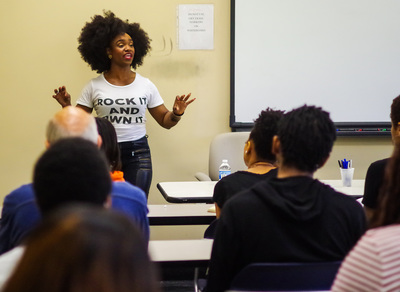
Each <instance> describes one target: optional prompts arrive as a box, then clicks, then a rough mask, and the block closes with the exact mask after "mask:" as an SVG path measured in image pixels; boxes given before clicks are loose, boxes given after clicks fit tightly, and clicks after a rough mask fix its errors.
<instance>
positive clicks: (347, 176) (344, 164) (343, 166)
mask: <svg viewBox="0 0 400 292" xmlns="http://www.w3.org/2000/svg"><path fill="white" fill-rule="evenodd" d="M338 163H339V167H340V176H341V177H342V183H343V186H344V187H351V182H352V181H353V175H354V168H353V161H352V160H351V159H350V160H346V159H343V160H338Z"/></svg>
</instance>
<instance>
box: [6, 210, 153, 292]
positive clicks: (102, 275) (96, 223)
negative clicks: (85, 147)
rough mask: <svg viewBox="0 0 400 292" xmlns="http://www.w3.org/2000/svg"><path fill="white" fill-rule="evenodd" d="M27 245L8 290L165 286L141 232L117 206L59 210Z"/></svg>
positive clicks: (124, 291) (122, 291)
mask: <svg viewBox="0 0 400 292" xmlns="http://www.w3.org/2000/svg"><path fill="white" fill-rule="evenodd" d="M25 246H26V247H25V248H26V249H25V252H24V255H23V256H22V258H21V261H20V262H19V264H18V266H17V267H16V269H15V271H14V273H13V274H12V275H11V277H10V279H9V281H8V282H7V283H6V286H5V288H4V291H9V292H10V291H13V292H58V291H64V292H82V291H98V292H116V291H118V292H129V291H137V292H142V291H143V292H144V291H148V292H153V291H158V290H159V289H158V282H157V274H156V271H155V267H154V266H153V264H152V263H151V261H150V259H149V256H148V253H147V245H146V243H145V242H144V240H143V238H142V234H141V232H140V231H139V230H138V229H137V227H136V226H135V225H134V224H133V223H132V222H131V220H130V219H129V218H127V217H126V216H124V215H123V214H120V213H117V212H114V211H112V210H106V209H102V208H98V207H97V208H96V207H88V206H84V205H80V206H69V207H68V208H62V209H59V210H58V211H57V212H54V213H52V214H50V215H49V216H48V217H46V218H45V219H44V220H43V221H42V222H41V224H40V225H39V226H38V228H37V229H35V230H34V231H33V232H32V233H31V235H30V236H29V237H28V239H27V241H26V243H25ZM2 291H3V290H2Z"/></svg>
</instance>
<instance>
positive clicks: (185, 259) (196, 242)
mask: <svg viewBox="0 0 400 292" xmlns="http://www.w3.org/2000/svg"><path fill="white" fill-rule="evenodd" d="M212 244H213V240H212V239H187V240H150V242H149V254H150V259H151V260H152V261H153V262H155V263H156V264H157V265H158V266H159V268H160V272H161V278H162V280H193V279H194V276H195V273H198V272H199V271H200V273H205V271H206V269H207V267H208V262H209V260H210V257H211V250H212ZM196 270H197V272H196Z"/></svg>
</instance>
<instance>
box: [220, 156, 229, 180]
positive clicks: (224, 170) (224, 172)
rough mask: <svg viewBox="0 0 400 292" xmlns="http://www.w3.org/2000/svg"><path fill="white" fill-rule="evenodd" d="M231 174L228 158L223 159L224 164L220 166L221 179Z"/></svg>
mask: <svg viewBox="0 0 400 292" xmlns="http://www.w3.org/2000/svg"><path fill="white" fill-rule="evenodd" d="M230 174H231V167H230V165H229V164H228V160H227V159H222V164H221V165H220V166H219V179H221V178H223V177H225V176H227V175H230Z"/></svg>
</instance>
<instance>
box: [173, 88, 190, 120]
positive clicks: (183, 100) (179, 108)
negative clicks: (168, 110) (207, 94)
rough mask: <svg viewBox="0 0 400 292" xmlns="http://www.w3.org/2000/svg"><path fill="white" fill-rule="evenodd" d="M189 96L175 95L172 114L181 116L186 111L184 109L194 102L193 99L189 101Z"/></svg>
mask: <svg viewBox="0 0 400 292" xmlns="http://www.w3.org/2000/svg"><path fill="white" fill-rule="evenodd" d="M190 96H191V93H189V94H188V95H181V96H179V95H177V96H176V98H175V102H174V106H173V108H172V112H173V113H174V114H175V115H177V116H181V115H183V113H184V112H185V110H186V107H187V106H188V105H189V104H191V103H192V102H193V101H195V98H192V99H190V100H189V97H190Z"/></svg>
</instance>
